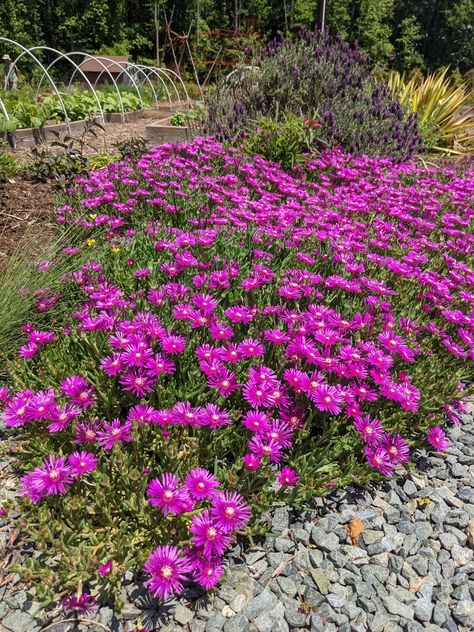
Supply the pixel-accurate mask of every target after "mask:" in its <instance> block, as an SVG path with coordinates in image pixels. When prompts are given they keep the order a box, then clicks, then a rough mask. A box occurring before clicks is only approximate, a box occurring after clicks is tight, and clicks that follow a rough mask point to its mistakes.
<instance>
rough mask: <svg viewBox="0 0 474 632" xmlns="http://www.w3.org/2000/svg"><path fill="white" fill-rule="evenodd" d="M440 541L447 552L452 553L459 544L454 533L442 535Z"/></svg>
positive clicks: (439, 537)
mask: <svg viewBox="0 0 474 632" xmlns="http://www.w3.org/2000/svg"><path fill="white" fill-rule="evenodd" d="M438 540H439V541H440V542H441V544H442V545H443V547H444V548H445V549H446V550H447V551H450V550H451V549H452V548H453V546H454V545H455V544H458V540H457V538H456V536H455V535H454V534H453V533H440V534H439V536H438Z"/></svg>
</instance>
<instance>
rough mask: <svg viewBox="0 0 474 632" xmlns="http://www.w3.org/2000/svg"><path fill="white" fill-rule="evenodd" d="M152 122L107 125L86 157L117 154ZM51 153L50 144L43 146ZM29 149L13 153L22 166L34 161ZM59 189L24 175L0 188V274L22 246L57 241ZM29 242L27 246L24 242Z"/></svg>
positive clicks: (91, 144) (92, 142)
mask: <svg viewBox="0 0 474 632" xmlns="http://www.w3.org/2000/svg"><path fill="white" fill-rule="evenodd" d="M148 123H150V119H147V118H139V119H136V120H134V121H130V122H128V123H108V124H107V125H106V126H105V129H104V131H102V130H101V129H99V128H95V132H96V134H97V137H96V138H92V137H91V138H90V140H89V144H88V146H86V148H85V151H84V153H86V154H87V155H93V154H103V153H109V154H112V155H113V154H115V153H116V151H117V150H116V149H115V147H114V144H115V143H117V142H120V141H122V140H127V139H130V138H137V137H144V136H146V131H145V126H146V125H147V124H148ZM40 147H41V148H44V149H48V148H50V147H51V145H49V144H44V145H41V146H40ZM30 151H31V150H30V149H27V148H23V149H19V150H17V151H14V152H12V153H13V155H14V156H15V157H16V158H18V160H19V162H20V163H22V164H28V162H29V161H30V160H31V153H30ZM57 194H58V189H57V188H56V187H55V185H54V183H52V182H47V183H43V182H32V181H31V180H28V179H26V178H24V177H23V176H21V175H17V176H14V177H11V178H9V179H8V180H7V182H5V183H4V184H0V270H1V269H2V268H3V266H4V265H5V263H6V261H7V259H8V257H10V256H11V255H12V254H13V252H14V251H15V250H16V248H17V247H18V245H19V244H20V243H21V244H22V247H26V243H28V247H32V248H34V249H35V250H36V248H40V247H41V245H44V244H45V243H47V242H48V241H50V240H51V239H52V238H53V237H54V233H55V230H56V224H55V198H56V196H57ZM25 237H26V239H27V241H26V242H25V241H24V239H25Z"/></svg>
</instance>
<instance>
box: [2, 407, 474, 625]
mask: <svg viewBox="0 0 474 632" xmlns="http://www.w3.org/2000/svg"><path fill="white" fill-rule="evenodd" d="M451 430H454V428H453V429H448V434H449V433H450V432H451ZM469 432H470V433H471V435H472V437H474V422H473V420H472V419H471V420H470V421H469V422H466V426H465V427H463V432H462V433H461V434H459V435H458V436H459V439H456V440H455V439H453V437H451V440H452V448H451V449H450V451H449V452H448V453H447V454H444V455H443V454H433V453H428V454H426V453H424V455H422V459H421V460H420V459H419V462H420V463H421V462H423V459H424V462H425V465H424V469H423V470H417V471H416V472H415V473H414V475H412V476H411V478H405V479H403V477H401V478H399V479H398V480H389V481H385V483H384V484H383V485H382V486H380V487H379V488H374V489H372V490H370V491H367V490H366V491H360V490H357V489H355V488H350V489H347V490H341V491H336V492H333V493H331V494H330V495H329V496H328V497H326V498H317V499H314V502H312V504H311V506H312V508H313V509H312V510H305V511H296V510H292V509H290V508H288V507H285V506H281V505H280V506H276V507H274V508H273V510H272V511H268V512H266V515H265V518H264V519H263V518H262V521H263V522H265V524H266V525H268V528H269V529H271V533H270V534H269V535H268V536H267V537H266V538H265V539H263V540H262V541H260V540H259V541H258V542H259V544H258V545H257V546H254V547H253V548H250V549H246V548H245V546H244V544H243V543H240V542H239V543H237V544H236V545H235V546H234V548H233V549H232V551H231V552H230V553H229V554H228V556H227V558H226V560H227V561H226V563H227V565H228V568H229V571H228V573H227V575H226V579H225V581H223V583H222V584H221V586H220V587H218V588H217V589H216V591H215V595H214V596H213V595H211V596H209V597H205V598H204V599H201V600H198V601H196V599H198V597H200V596H202V595H203V591H201V590H199V589H196V587H195V586H190V587H188V588H186V592H185V595H184V597H183V598H182V599H181V600H174V601H173V602H171V603H170V605H168V604H166V605H165V609H166V612H167V618H166V620H164V621H161V619H160V617H161V613H160V612H161V611H160V612H158V613H157V611H156V610H153V608H158V606H157V604H156V602H155V601H153V600H152V599H149V598H148V594H147V593H146V592H144V590H143V588H142V586H141V584H140V583H139V581H138V578H137V577H134V575H133V573H131V572H128V574H127V575H128V577H127V582H128V584H127V586H126V590H125V591H124V595H125V596H126V598H127V600H128V601H127V603H126V604H125V608H124V611H123V616H122V618H121V617H120V616H115V614H114V612H113V610H112V609H111V608H110V607H107V606H103V607H101V608H100V609H99V610H98V612H97V613H96V614H93V615H91V618H92V619H93V620H95V621H98V622H100V623H102V624H103V625H106V626H107V627H109V628H110V629H111V630H113V632H127V631H129V630H131V629H133V628H134V627H136V622H137V619H138V617H140V618H141V620H142V622H143V623H144V625H146V623H147V622H148V621H150V625H151V623H152V622H155V621H157V620H159V621H160V623H159V625H160V626H161V627H159V628H158V629H160V630H163V632H184V631H186V632H188V631H189V632H222V631H224V632H290V631H292V632H293V631H294V632H303V631H305V630H308V629H310V630H314V631H315V632H338V631H339V632H366V631H368V632H402V631H403V632H422V631H423V630H426V631H427V632H441V630H448V632H458V631H462V632H467V630H469V629H471V626H472V623H473V621H474V586H473V585H472V583H471V584H469V578H470V576H471V575H472V574H473V573H474V503H473V501H474V477H473V476H472V466H473V465H474V454H473V451H474V438H473V439H472V440H471V438H470V435H469ZM457 445H459V446H461V449H459V450H456V446H457ZM425 498H427V499H429V500H431V503H426V502H425V501H424V499H425ZM355 518H358V519H359V520H361V521H362V525H363V530H362V532H361V534H360V538H359V542H358V543H357V542H354V543H352V542H351V541H350V539H349V538H348V536H347V531H346V528H345V527H347V526H348V525H349V523H350V521H352V520H354V519H355ZM2 533H3V532H2ZM4 541H6V540H5V539H4ZM0 547H1V544H0ZM0 553H1V551H0ZM137 582H138V583H137ZM12 584H18V586H17V588H16V591H15V592H14V591H12V590H11V586H10V587H8V590H6V587H5V586H4V587H1V588H0V591H1V592H0V602H1V603H0V630H2V632H3V630H5V631H6V632H30V631H31V632H39V630H40V629H41V628H42V627H43V626H44V622H42V621H40V620H39V619H34V618H33V616H32V615H33V613H36V611H37V610H38V607H37V606H38V603H37V602H33V599H34V595H30V594H29V593H26V592H25V591H24V590H22V585H21V583H20V578H19V576H17V575H15V580H14V582H12ZM147 600H148V601H147ZM33 603H35V604H36V605H35V608H33V606H32V604H33ZM148 603H149V604H150V605H149V606H148ZM206 604H207V605H206ZM138 606H139V607H138ZM168 611H169V617H168ZM58 623H59V625H60V622H59V621H58ZM60 629H61V628H60V627H59V626H58V629H55V630H54V632H59V630H60ZM88 629H90V628H87V627H85V626H78V632H79V631H82V630H84V632H87V630H88Z"/></svg>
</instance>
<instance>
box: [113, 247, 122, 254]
mask: <svg viewBox="0 0 474 632" xmlns="http://www.w3.org/2000/svg"><path fill="white" fill-rule="evenodd" d="M112 252H113V253H114V255H116V254H118V253H119V252H120V248H119V247H118V246H114V247H113V248H112Z"/></svg>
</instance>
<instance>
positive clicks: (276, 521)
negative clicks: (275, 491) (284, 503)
mask: <svg viewBox="0 0 474 632" xmlns="http://www.w3.org/2000/svg"><path fill="white" fill-rule="evenodd" d="M289 526H290V514H289V512H288V509H287V508H286V507H277V509H275V511H274V514H273V518H272V528H273V530H274V531H278V532H281V531H284V530H285V529H288V527H289Z"/></svg>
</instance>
